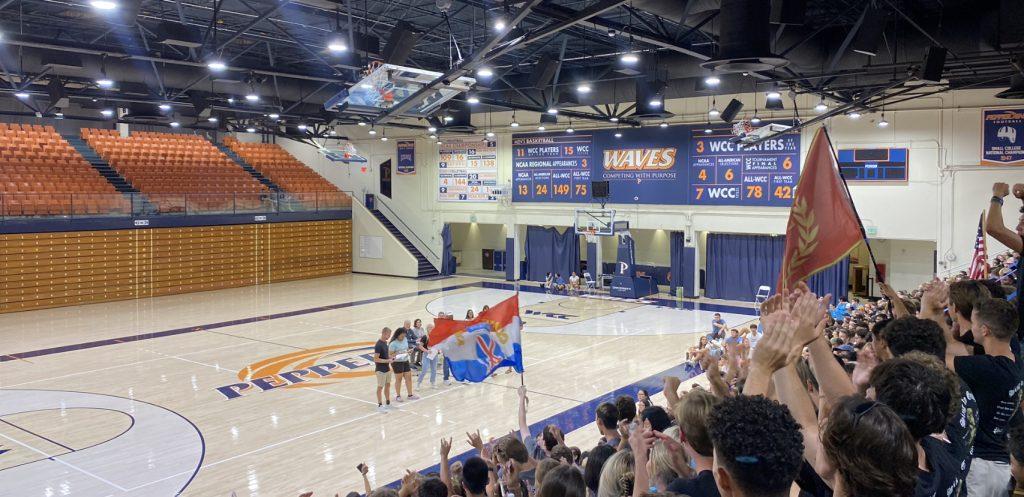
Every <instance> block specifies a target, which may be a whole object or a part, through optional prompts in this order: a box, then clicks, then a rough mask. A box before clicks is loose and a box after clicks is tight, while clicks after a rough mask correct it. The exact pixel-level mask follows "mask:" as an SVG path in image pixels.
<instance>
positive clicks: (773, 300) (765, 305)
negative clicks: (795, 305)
mask: <svg viewBox="0 0 1024 497" xmlns="http://www.w3.org/2000/svg"><path fill="white" fill-rule="evenodd" d="M784 301H785V297H783V296H782V295H781V294H778V293H776V294H775V295H772V296H771V297H768V300H765V301H764V302H761V315H762V316H765V315H768V314H771V313H773V312H775V311H777V310H779V309H781V308H782V303H783V302H784Z"/></svg>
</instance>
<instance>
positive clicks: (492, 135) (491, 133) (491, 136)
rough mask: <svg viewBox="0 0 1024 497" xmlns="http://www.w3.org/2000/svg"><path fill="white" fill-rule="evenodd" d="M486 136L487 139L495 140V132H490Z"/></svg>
mask: <svg viewBox="0 0 1024 497" xmlns="http://www.w3.org/2000/svg"><path fill="white" fill-rule="evenodd" d="M486 136H487V138H494V132H493V131H488V132H487V133H486Z"/></svg>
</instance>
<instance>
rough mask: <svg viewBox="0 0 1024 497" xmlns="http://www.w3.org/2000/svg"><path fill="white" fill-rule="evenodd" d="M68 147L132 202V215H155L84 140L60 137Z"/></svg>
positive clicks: (124, 179) (155, 209)
mask: <svg viewBox="0 0 1024 497" xmlns="http://www.w3.org/2000/svg"><path fill="white" fill-rule="evenodd" d="M61 136H62V137H63V138H64V140H66V141H67V142H68V144H69V145H71V146H72V147H74V149H75V150H77V151H78V153H79V154H81V155H82V157H84V158H85V161H86V162H88V163H89V165H91V166H92V167H93V169H95V170H96V171H97V172H99V173H100V175H102V176H103V177H104V178H106V179H107V181H109V182H110V184H111V185H114V189H115V190H117V191H118V192H120V193H121V194H123V195H125V196H127V197H128V198H129V200H130V201H131V202H132V204H133V205H132V212H133V213H134V214H155V213H156V212H157V207H156V205H154V204H152V203H150V201H149V199H147V198H146V196H145V195H143V194H142V193H141V192H139V190H138V188H135V187H134V186H132V184H131V182H130V181H128V179H127V178H125V177H124V176H121V173H118V172H117V171H116V170H115V169H114V168H113V167H111V166H110V164H108V163H107V161H105V160H103V158H102V157H100V154H98V153H96V151H95V150H93V148H92V147H90V146H89V144H88V143H86V142H85V140H83V139H81V138H79V137H77V136H74V135H61Z"/></svg>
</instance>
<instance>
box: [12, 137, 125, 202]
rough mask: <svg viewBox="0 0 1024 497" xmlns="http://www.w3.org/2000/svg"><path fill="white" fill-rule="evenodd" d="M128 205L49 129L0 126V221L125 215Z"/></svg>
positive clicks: (123, 197)
mask: <svg viewBox="0 0 1024 497" xmlns="http://www.w3.org/2000/svg"><path fill="white" fill-rule="evenodd" d="M130 211H131V201H130V199H129V198H128V197H127V196H125V195H122V194H121V193H119V192H118V191H117V190H116V189H115V188H114V186H113V185H112V184H111V183H110V182H109V181H108V180H107V179H106V178H104V177H103V176H102V175H101V174H100V173H99V171H97V170H96V169H95V168H93V167H92V166H91V165H90V164H89V163H88V162H86V160H85V159H84V158H83V157H82V156H81V154H79V153H78V152H77V151H76V150H75V149H74V148H73V147H72V146H71V145H69V144H68V142H67V141H66V140H64V138H63V137H61V136H60V135H59V134H57V131H56V130H54V128H53V127H52V126H41V125H38V124H7V123H0V215H2V216H5V217H8V216H71V215H74V216H84V215H106V214H124V213H128V212H130Z"/></svg>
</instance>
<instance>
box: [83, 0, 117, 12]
mask: <svg viewBox="0 0 1024 497" xmlns="http://www.w3.org/2000/svg"><path fill="white" fill-rule="evenodd" d="M89 5H91V6H92V8H94V9H96V10H114V9H116V8H117V2H114V1H113V0H90V1H89Z"/></svg>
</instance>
